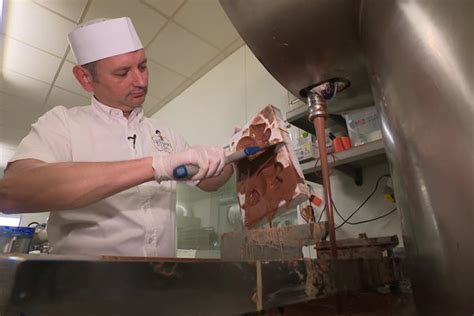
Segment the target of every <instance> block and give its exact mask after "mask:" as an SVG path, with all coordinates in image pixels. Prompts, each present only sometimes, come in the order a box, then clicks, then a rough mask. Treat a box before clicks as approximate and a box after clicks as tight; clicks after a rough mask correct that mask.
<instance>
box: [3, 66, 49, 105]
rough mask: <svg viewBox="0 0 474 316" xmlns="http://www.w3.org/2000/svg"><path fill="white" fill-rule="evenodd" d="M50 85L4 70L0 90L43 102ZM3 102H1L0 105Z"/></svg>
mask: <svg viewBox="0 0 474 316" xmlns="http://www.w3.org/2000/svg"><path fill="white" fill-rule="evenodd" d="M49 87H50V85H49V84H47V83H44V82H42V81H38V80H35V79H32V78H29V77H26V76H24V75H22V74H18V73H15V72H13V71H10V70H3V72H2V76H0V91H2V92H5V93H7V94H9V95H13V96H16V97H18V98H20V99H22V100H27V101H33V102H43V101H44V100H45V98H46V95H47V94H48V91H49ZM1 106H2V104H0V107H1Z"/></svg>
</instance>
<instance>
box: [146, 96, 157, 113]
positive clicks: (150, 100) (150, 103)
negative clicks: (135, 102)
mask: <svg viewBox="0 0 474 316" xmlns="http://www.w3.org/2000/svg"><path fill="white" fill-rule="evenodd" d="M159 102H160V99H158V98H155V97H154V96H151V95H149V94H147V96H146V99H145V102H144V103H143V110H144V111H145V113H148V111H149V110H150V109H152V108H154V107H155V106H156V105H157V104H158V103H159Z"/></svg>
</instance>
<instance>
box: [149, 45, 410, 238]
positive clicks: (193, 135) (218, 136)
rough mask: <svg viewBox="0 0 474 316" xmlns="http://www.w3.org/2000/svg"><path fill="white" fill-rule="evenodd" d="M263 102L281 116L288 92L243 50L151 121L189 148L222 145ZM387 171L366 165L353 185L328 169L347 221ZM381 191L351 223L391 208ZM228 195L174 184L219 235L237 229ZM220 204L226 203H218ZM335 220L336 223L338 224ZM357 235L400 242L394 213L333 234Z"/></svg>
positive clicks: (228, 188)
mask: <svg viewBox="0 0 474 316" xmlns="http://www.w3.org/2000/svg"><path fill="white" fill-rule="evenodd" d="M267 104H273V105H274V106H276V107H278V108H280V110H281V111H282V113H286V112H287V111H288V110H289V106H288V94H287V91H286V90H285V89H284V88H283V87H282V86H281V85H280V84H279V83H278V82H277V81H276V80H275V79H274V78H273V77H272V76H271V75H270V74H269V73H268V72H267V71H266V70H265V68H264V67H263V66H262V65H261V64H260V62H259V61H258V60H257V58H255V56H254V55H253V54H252V52H251V51H250V50H249V49H248V48H247V47H246V46H244V47H242V48H241V49H239V50H237V51H236V52H235V53H234V54H232V55H231V56H229V57H228V58H227V59H226V60H224V61H223V62H222V63H221V64H219V65H218V66H216V67H215V68H214V69H213V70H212V71H210V72H209V73H208V74H206V75H205V76H203V77H202V78H201V79H200V80H199V81H197V82H196V83H195V84H193V85H192V86H191V87H190V88H188V89H187V90H185V91H184V92H183V93H182V94H181V95H179V96H178V97H176V98H175V99H174V100H172V101H171V102H169V103H168V104H167V105H165V106H164V107H163V108H162V109H160V110H159V111H158V112H157V113H156V114H155V115H154V117H157V118H159V119H161V120H163V121H165V122H166V123H167V124H168V125H170V126H171V127H173V128H175V129H176V130H177V131H178V132H179V133H181V134H182V135H183V136H184V137H185V138H186V139H187V140H188V142H189V143H190V144H191V145H197V144H214V145H219V144H221V145H223V144H225V143H226V142H227V141H228V139H229V138H230V136H231V134H232V130H233V127H235V126H241V125H243V124H245V123H246V122H247V121H248V120H249V119H250V118H251V117H253V115H254V114H255V113H257V112H258V111H259V110H260V109H262V108H263V107H264V106H266V105H267ZM388 173H389V167H388V164H387V163H386V162H382V163H379V164H376V165H372V166H369V167H367V168H365V169H364V184H363V185H362V186H360V187H358V186H356V185H355V184H354V183H353V180H352V179H351V178H349V177H348V176H346V175H345V174H343V173H340V172H338V171H333V175H332V177H331V181H332V188H333V198H334V201H335V204H336V206H337V208H338V210H339V211H340V212H341V213H342V215H343V216H344V217H347V216H348V215H349V214H350V213H352V211H353V210H355V209H356V208H357V206H358V205H359V204H360V203H361V202H362V201H363V200H364V199H365V198H366V197H367V196H368V194H369V193H370V192H371V191H372V190H373V188H374V186H375V182H376V180H377V178H378V177H379V176H380V175H383V174H388ZM384 183H385V181H382V184H384ZM313 187H314V189H315V192H317V193H319V196H320V197H321V196H322V186H320V185H318V184H313ZM382 189H383V187H380V188H379V190H378V193H377V194H376V195H374V197H373V199H371V200H370V201H369V202H368V203H367V204H366V206H365V207H364V208H362V209H361V210H360V211H359V212H358V213H357V214H356V215H355V216H354V217H353V218H352V219H351V221H354V222H355V221H360V220H365V219H369V218H373V217H376V216H379V215H381V214H384V213H385V212H386V211H388V210H391V209H392V207H393V204H392V203H390V202H388V201H386V200H385V199H384V198H383V195H382V193H381V192H382ZM233 192H235V190H234V183H233V182H230V183H229V184H228V185H227V186H226V188H224V189H223V190H221V191H219V192H217V193H212V194H210V193H203V192H201V191H199V190H198V189H195V188H193V189H189V188H186V187H185V186H178V200H179V202H178V203H182V204H184V205H187V206H188V207H190V208H192V209H193V211H194V214H195V216H200V217H201V219H202V223H203V224H202V225H203V226H204V227H206V225H211V226H214V227H215V228H216V231H218V232H223V231H226V230H228V229H236V228H238V225H237V226H235V225H233V224H230V223H228V220H227V219H226V216H227V214H221V213H222V212H226V211H227V210H228V209H229V207H230V206H232V205H233V203H236V201H232V199H231V198H230V201H229V195H233V194H234V193H233ZM234 195H235V194H234ZM223 196H224V197H225V198H223ZM223 200H226V201H227V202H225V203H223V202H219V201H223ZM205 201H208V202H209V203H206V202H205ZM318 211H321V208H320V209H319V210H318ZM335 216H336V223H339V222H341V219H340V218H338V217H337V215H335ZM295 220H296V216H295ZM361 232H366V233H368V235H369V237H370V236H383V235H391V234H397V235H398V236H399V237H400V239H401V229H400V221H399V218H398V213H397V212H395V213H394V214H392V215H390V216H388V217H386V218H384V219H381V220H379V221H376V222H371V223H367V224H361V225H355V226H352V225H348V224H346V225H344V226H343V227H341V229H339V230H338V231H337V236H338V238H348V237H356V236H357V235H358V234H359V233H361Z"/></svg>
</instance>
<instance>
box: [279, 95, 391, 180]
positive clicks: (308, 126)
mask: <svg viewBox="0 0 474 316" xmlns="http://www.w3.org/2000/svg"><path fill="white" fill-rule="evenodd" d="M360 104H363V103H360ZM359 107H360V106H351V109H356V108H359ZM329 109H330V107H329ZM286 117H287V121H288V123H290V124H292V125H294V126H296V127H298V128H300V129H302V130H305V131H307V132H309V133H311V134H313V135H315V131H314V126H313V124H312V122H310V121H309V119H308V107H307V106H306V104H304V103H303V102H301V105H299V106H297V107H296V108H294V109H292V110H290V111H288V112H287V113H286ZM335 125H342V126H345V120H344V118H343V117H342V116H341V115H339V114H337V113H330V112H329V114H328V117H327V119H326V127H333V126H335ZM334 157H335V159H333V157H332V155H330V156H329V157H328V161H329V166H330V168H335V169H337V170H340V171H342V172H344V173H345V174H347V175H349V176H351V177H352V178H353V179H354V182H355V183H356V184H357V185H362V183H363V174H362V170H363V168H364V167H367V166H370V165H374V164H377V163H380V162H384V161H386V160H387V158H386V156H385V148H384V145H383V141H382V139H380V140H376V141H373V142H370V143H366V144H363V145H360V146H356V147H352V148H351V149H348V150H345V151H341V152H338V153H335V154H334ZM315 162H316V159H311V160H309V161H303V162H300V164H301V168H302V169H303V174H304V176H305V178H306V180H309V181H313V182H317V183H322V178H321V172H319V171H320V170H321V164H320V162H318V165H317V166H316V167H315Z"/></svg>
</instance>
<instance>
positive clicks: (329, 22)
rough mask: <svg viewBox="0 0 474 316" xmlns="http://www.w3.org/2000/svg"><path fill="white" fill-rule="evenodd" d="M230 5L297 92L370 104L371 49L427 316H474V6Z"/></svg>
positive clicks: (252, 42) (248, 37) (270, 64)
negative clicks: (339, 84) (319, 91)
mask: <svg viewBox="0 0 474 316" xmlns="http://www.w3.org/2000/svg"><path fill="white" fill-rule="evenodd" d="M220 1H221V3H222V5H223V7H224V9H225V10H226V12H227V14H228V15H229V17H230V18H231V20H232V22H233V23H234V25H235V26H236V28H237V29H238V31H239V32H240V34H241V35H242V37H243V39H244V40H245V41H246V43H247V44H248V46H249V47H250V49H251V50H252V51H253V52H254V54H255V55H256V56H257V58H258V59H259V60H260V61H261V62H262V63H263V64H264V66H265V67H266V68H267V69H268V71H269V72H270V73H271V74H272V75H273V76H275V78H276V79H277V80H278V81H279V82H280V83H281V84H282V85H284V86H285V87H286V88H287V89H289V90H290V91H291V92H292V93H293V94H294V95H298V93H299V91H300V90H301V89H303V88H304V87H307V86H309V85H311V84H315V83H318V82H321V81H324V80H328V79H331V78H333V77H336V76H337V77H342V78H347V79H349V80H350V81H351V87H350V88H349V89H347V90H346V91H344V92H342V93H341V94H340V95H339V96H338V97H340V98H342V96H344V102H343V103H344V105H350V106H352V105H354V104H360V103H361V102H359V101H360V98H361V97H362V96H367V95H370V93H369V92H368V85H369V84H368V82H369V81H368V80H367V76H366V70H365V69H366V68H365V67H364V65H363V62H362V60H363V59H364V57H363V56H362V54H361V51H360V49H359V47H363V51H364V55H365V59H366V60H367V61H368V65H369V68H370V76H369V77H370V84H371V86H372V91H373V92H374V95H375V100H376V102H375V103H376V105H377V106H378V109H379V110H380V113H381V118H382V127H383V135H384V141H385V148H386V150H387V155H388V158H389V161H390V165H391V171H392V176H393V182H394V186H395V194H396V197H397V201H398V207H399V209H400V211H401V214H402V223H403V229H404V236H403V238H404V244H405V245H406V248H407V251H408V255H409V258H410V259H411V262H412V263H413V273H412V275H411V277H412V280H413V284H414V295H415V299H416V302H417V304H418V309H419V311H420V314H421V315H446V314H450V315H454V314H455V315H462V314H464V315H470V314H472V313H473V312H474V300H473V299H472V295H473V294H472V293H474V251H472V241H473V240H474V229H473V225H474V194H473V193H472V190H473V189H472V188H473V187H474V146H473V144H474V140H473V137H474V136H473V135H474V130H473V119H474V113H473V112H474V104H473V102H474V92H473V82H474V61H473V56H474V40H473V38H474V35H473V30H474V1H472V0H454V1H445V0H431V1H414V0H413V1H408V0H406V1H404V0H399V1H395V0H384V1H380V0H368V1H362V3H359V2H358V1H345V0H342V1H329V0H328V1H322V0H321V1H317V0H312V1H303V0H275V1H259V0H246V1H242V0H241V1H236V0H220ZM359 38H360V39H361V43H360V44H359V43H358V40H359ZM338 97H336V99H335V101H336V100H337V98H338ZM341 101H342V100H341ZM364 102H366V101H364ZM339 105H340V104H339ZM337 108H338V106H335V107H333V108H329V111H331V109H332V110H334V109H337Z"/></svg>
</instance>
